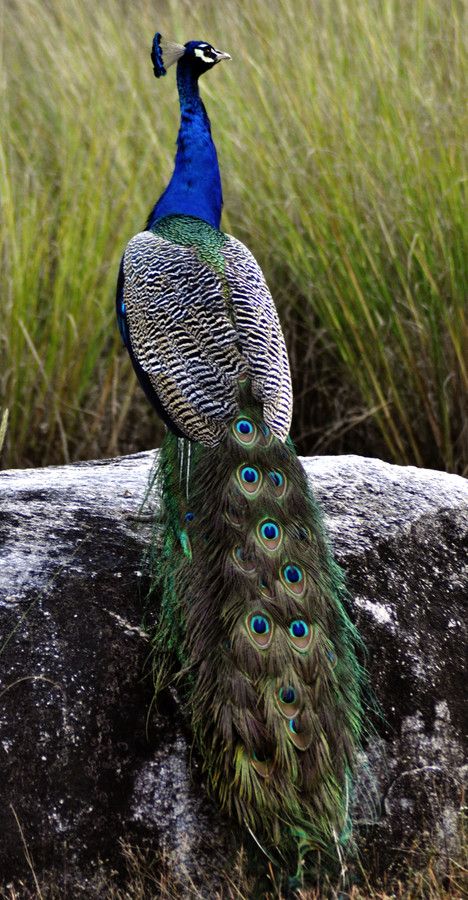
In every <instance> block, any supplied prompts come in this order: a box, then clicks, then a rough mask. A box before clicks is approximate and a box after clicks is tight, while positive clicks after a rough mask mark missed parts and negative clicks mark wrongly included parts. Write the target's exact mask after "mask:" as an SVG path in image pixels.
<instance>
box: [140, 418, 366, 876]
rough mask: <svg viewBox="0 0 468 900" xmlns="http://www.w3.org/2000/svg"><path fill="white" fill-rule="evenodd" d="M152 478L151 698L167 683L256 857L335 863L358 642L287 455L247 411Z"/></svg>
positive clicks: (351, 755) (168, 445)
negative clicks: (154, 604)
mask: <svg viewBox="0 0 468 900" xmlns="http://www.w3.org/2000/svg"><path fill="white" fill-rule="evenodd" d="M190 454H191V457H190ZM160 479H161V486H162V496H163V508H164V516H165V519H164V522H165V524H164V537H163V550H162V554H161V551H160V550H159V554H158V555H156V556H155V558H154V559H155V571H154V578H155V581H156V582H157V583H158V584H159V585H160V586H161V584H162V593H163V598H162V606H161V614H160V621H159V624H158V627H157V630H156V633H155V637H154V656H153V659H154V668H155V678H156V685H157V687H158V688H159V687H161V685H162V684H163V683H164V682H166V681H167V680H169V679H170V678H171V676H172V675H173V674H174V673H175V671H176V670H178V671H179V673H180V672H181V673H182V676H183V683H184V686H185V690H186V697H187V712H188V713H189V714H190V716H191V720H192V727H193V731H194V734H195V737H196V739H197V742H198V746H199V749H200V753H201V757H202V760H203V765H204V770H205V772H206V775H207V779H208V782H209V785H210V787H211V790H212V792H213V793H214V794H215V795H216V796H217V798H218V800H219V802H220V803H221V806H222V807H223V808H224V809H226V810H227V811H228V812H229V813H231V814H233V815H235V816H237V818H238V820H239V821H240V823H241V824H243V825H246V826H248V828H249V829H250V831H251V832H252V833H253V835H254V836H255V838H256V840H257V841H258V842H259V843H260V844H261V845H262V846H263V847H265V849H266V850H267V852H273V853H274V854H275V855H276V856H277V855H278V853H279V855H280V856H281V858H282V859H283V860H285V861H287V864H288V865H289V866H290V865H291V864H292V862H293V860H296V863H297V861H298V860H299V863H300V862H301V859H302V858H304V857H305V855H306V854H308V853H310V852H315V853H319V854H320V856H321V858H322V859H323V858H324V857H325V858H327V857H328V858H329V859H330V860H332V859H336V858H337V854H338V856H339V853H340V851H339V846H340V845H341V844H343V843H345V842H346V840H347V837H348V836H349V792H350V779H351V775H352V772H353V770H354V767H355V759H356V750H357V747H358V744H359V738H360V731H361V701H360V682H361V669H360V666H359V664H358V662H357V659H356V652H355V650H356V645H357V643H358V636H357V633H356V631H355V629H354V627H353V625H352V624H351V622H350V621H349V619H348V617H347V615H346V612H345V610H344V608H343V605H342V598H343V594H344V587H343V580H342V573H341V570H340V569H339V567H338V566H337V565H336V563H335V562H334V561H333V559H332V557H331V554H330V551H329V549H328V545H327V542H326V539H325V537H324V531H323V527H322V523H321V517H320V513H319V510H318V508H317V505H316V504H315V502H314V500H313V499H312V497H311V496H310V493H309V490H308V486H307V480H306V476H305V473H304V470H303V468H302V466H301V465H300V463H299V461H298V459H297V456H296V454H295V451H294V449H293V446H292V444H291V443H288V444H286V445H285V444H283V443H281V442H280V441H279V440H278V439H277V438H275V437H274V436H273V435H272V434H271V433H269V431H268V429H267V428H266V427H265V426H264V424H263V423H262V421H261V418H260V412H259V409H258V407H256V406H255V405H253V404H252V405H247V406H244V408H243V413H242V415H239V416H238V418H237V419H236V420H235V422H234V423H233V425H232V427H231V428H230V430H229V433H228V436H227V437H226V438H225V440H224V441H223V443H222V444H220V445H219V446H218V447H216V448H213V449H212V448H206V447H201V446H200V445H190V444H189V442H187V441H181V440H177V439H176V438H175V437H174V436H172V435H168V436H167V438H166V440H165V444H164V447H163V450H162V453H161V461H160ZM179 677H180V675H179Z"/></svg>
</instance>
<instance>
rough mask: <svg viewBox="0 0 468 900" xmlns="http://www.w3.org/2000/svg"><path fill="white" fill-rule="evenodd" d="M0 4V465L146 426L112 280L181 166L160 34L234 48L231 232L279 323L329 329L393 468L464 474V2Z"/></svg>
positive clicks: (64, 455) (219, 104)
mask: <svg viewBox="0 0 468 900" xmlns="http://www.w3.org/2000/svg"><path fill="white" fill-rule="evenodd" d="M0 2H1V10H2V20H1V21H2V24H1V52H2V74H1V79H2V80H1V94H2V100H1V102H2V109H1V116H2V136H1V143H0V193H1V201H0V202H1V224H0V246H1V300H2V306H1V309H2V313H1V319H0V348H1V358H2V364H1V369H0V409H9V428H8V434H7V438H6V442H5V447H4V455H3V462H4V464H26V465H27V464H31V463H46V462H59V461H62V460H68V459H71V458H77V457H79V456H80V457H85V456H89V455H97V454H99V453H112V452H119V451H121V450H123V449H129V448H131V447H135V448H138V447H140V446H142V444H143V442H144V441H145V440H146V441H151V440H154V439H157V432H156V429H157V427H158V426H156V425H152V424H151V423H152V422H153V419H152V417H151V415H150V413H149V412H147V410H146V407H144V406H143V405H140V403H139V402H138V401H137V397H138V392H137V387H136V385H135V380H134V378H133V375H132V374H131V372H130V367H129V364H128V361H127V360H126V358H125V354H124V353H123V352H122V350H121V348H120V342H119V340H118V337H117V331H116V327H115V324H114V311H113V291H114V284H115V280H116V272H117V268H118V262H119V257H120V254H121V252H122V249H123V247H124V245H125V242H126V241H127V240H128V238H129V237H130V236H131V235H132V234H133V233H135V232H136V231H137V230H140V228H141V227H142V225H143V223H144V220H145V216H146V214H147V212H148V210H149V207H150V206H151V204H152V203H153V201H154V200H155V199H156V197H157V196H158V194H159V192H161V190H162V189H163V187H164V186H165V184H166V182H167V180H168V178H169V176H170V172H171V169H172V160H173V154H174V141H175V136H176V131H177V124H178V109H177V100H176V89H175V79H174V76H173V73H172V72H171V71H170V72H169V74H168V77H167V78H166V79H165V80H164V81H161V82H158V83H157V82H156V81H155V80H154V77H153V74H152V67H151V63H150V60H149V45H150V42H151V38H152V35H153V32H154V31H155V30H156V28H158V29H159V30H161V31H163V32H165V33H166V34H167V35H168V36H170V37H174V38H175V39H178V40H182V41H184V40H187V39H189V38H193V37H200V38H206V39H208V40H212V42H213V43H215V44H216V45H217V46H220V47H222V48H223V49H226V50H228V51H229V52H230V53H231V55H232V57H233V61H232V62H231V63H229V64H223V65H222V66H220V67H219V68H218V69H216V70H215V71H214V72H213V73H211V74H209V75H208V76H206V77H205V78H204V79H203V82H202V91H203V94H204V98H205V101H206V104H207V107H208V109H209V113H210V117H211V120H212V124H213V132H214V137H215V141H216V143H217V146H218V149H219V156H220V164H221V168H222V173H223V180H224V194H225V210H226V211H225V214H224V220H223V221H224V227H225V228H226V230H229V231H231V232H233V233H235V234H236V235H237V236H239V237H241V238H242V239H244V240H245V241H246V242H247V243H248V244H249V246H250V247H251V249H252V250H253V251H254V253H255V254H256V256H257V258H258V259H259V261H260V263H261V264H262V267H263V268H264V270H265V273H266V276H267V279H268V281H269V283H270V286H271V288H272V291H273V294H274V295H275V297H276V299H277V302H278V304H279V306H280V313H281V310H283V311H284V317H285V319H289V318H290V317H291V316H292V317H293V318H294V321H295V322H296V327H297V323H299V326H298V327H299V328H300V329H301V331H302V332H303V331H308V332H309V335H310V341H311V342H313V341H314V340H316V336H315V332H317V331H318V333H319V334H320V336H321V337H320V340H323V341H325V342H326V345H327V347H328V356H327V359H328V365H329V367H331V369H332V370H333V376H334V378H335V381H336V384H337V385H339V384H341V383H343V384H347V385H348V384H349V385H350V386H351V388H352V391H353V392H354V395H355V396H356V397H358V399H359V404H360V407H361V411H362V416H363V417H366V416H367V417H369V418H370V419H371V421H372V422H373V423H374V426H375V431H378V433H379V435H380V442H381V445H382V444H383V445H384V447H385V454H386V456H387V458H388V459H391V460H394V461H396V462H401V463H415V464H417V465H430V466H436V467H441V468H447V469H448V470H450V471H461V472H463V471H468V425H467V410H466V402H467V400H466V398H467V396H468V390H467V389H468V324H467V314H466V284H467V280H468V279H467V273H466V259H467V254H466V243H465V238H466V234H464V226H466V220H465V206H464V197H463V190H464V187H465V183H466V182H465V181H464V177H463V173H464V168H463V154H464V135H465V127H466V124H467V123H466V121H465V122H464V121H463V110H464V103H465V98H466V83H465V82H464V74H465V73H466V48H465V47H464V44H463V35H464V28H463V26H464V21H463V10H464V6H463V3H462V2H461V0H460V2H459V0H334V2H333V3H331V2H329V0H270V2H269V3H268V4H267V3H265V2H263V0H248V2H245V3H241V4H233V3H232V2H229V0H199V2H197V3H196V4H193V3H192V2H188V0H166V2H160V3H158V4H154V3H152V2H149V0H132V2H131V3H126V2H124V0H100V2H99V4H96V3H94V0H0ZM285 324H286V326H287V325H288V322H287V321H286V323H285ZM297 362H298V364H299V363H300V361H299V360H298V361H297ZM304 377H305V373H304ZM317 387H318V388H319V385H318V386H317ZM312 403H313V397H312ZM346 413H347V411H346V409H344V410H341V411H340V415H341V416H342V417H344V420H345V421H346ZM301 419H302V420H304V410H303V411H302V416H301ZM330 426H331V428H333V423H332V422H331V423H330ZM350 427H351V426H350ZM153 429H154V430H153ZM373 451H374V448H373V447H372V446H369V448H368V450H367V452H369V453H370V454H372V452H373Z"/></svg>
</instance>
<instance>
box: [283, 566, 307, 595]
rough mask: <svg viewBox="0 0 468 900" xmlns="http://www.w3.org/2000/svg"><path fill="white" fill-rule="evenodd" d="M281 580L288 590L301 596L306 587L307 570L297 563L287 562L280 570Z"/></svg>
mask: <svg viewBox="0 0 468 900" xmlns="http://www.w3.org/2000/svg"><path fill="white" fill-rule="evenodd" d="M280 578H281V581H282V583H283V585H284V587H285V588H286V590H287V591H289V593H291V594H295V595H296V596H297V597H300V596H301V595H302V594H303V593H304V591H305V589H306V578H305V572H304V571H303V570H302V569H301V567H300V566H298V565H296V564H295V563H291V562H289V563H286V565H285V566H283V567H282V569H281V571H280Z"/></svg>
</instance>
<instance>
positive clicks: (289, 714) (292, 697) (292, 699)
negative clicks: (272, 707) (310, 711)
mask: <svg viewBox="0 0 468 900" xmlns="http://www.w3.org/2000/svg"><path fill="white" fill-rule="evenodd" d="M276 700H277V703H276V705H277V707H278V712H279V713H280V714H281V715H282V716H283V717H284V718H285V719H288V720H289V719H292V718H294V716H296V715H297V714H298V712H299V710H300V708H301V701H300V695H299V693H298V691H296V690H295V688H293V686H292V684H286V685H283V686H282V687H280V689H279V691H278V693H277V694H276Z"/></svg>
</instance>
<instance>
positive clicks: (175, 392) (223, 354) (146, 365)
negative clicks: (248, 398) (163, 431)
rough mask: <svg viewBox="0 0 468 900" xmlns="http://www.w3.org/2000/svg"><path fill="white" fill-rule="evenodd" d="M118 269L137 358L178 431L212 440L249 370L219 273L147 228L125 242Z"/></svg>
mask: <svg viewBox="0 0 468 900" xmlns="http://www.w3.org/2000/svg"><path fill="white" fill-rule="evenodd" d="M123 273H124V286H123V298H124V302H125V307H126V318H127V323H128V330H129V335H130V342H131V348H132V352H133V355H134V357H135V358H136V360H137V362H138V364H139V365H140V366H141V368H142V369H143V371H144V372H145V374H146V375H147V376H148V378H149V380H150V382H151V385H152V386H153V388H154V390H155V392H156V394H157V396H158V398H159V400H160V402H161V404H162V405H163V407H164V408H165V410H166V411H167V413H168V414H169V416H170V418H171V419H172V420H173V421H174V422H175V423H176V425H177V426H178V427H179V428H180V430H181V431H182V432H183V433H184V434H185V435H187V437H189V438H191V439H192V440H195V441H201V442H202V443H204V444H208V445H214V444H217V443H218V442H219V441H220V440H221V438H222V437H223V435H224V433H225V429H226V425H227V424H228V423H229V422H230V421H232V419H233V418H234V416H235V415H236V412H237V408H238V401H237V390H238V388H237V382H238V379H239V378H240V377H241V376H242V375H245V372H246V365H245V362H244V361H243V359H242V356H241V353H240V352H239V347H238V337H237V334H236V331H235V330H234V327H233V325H232V322H231V320H230V318H229V314H228V306H227V302H226V299H225V295H226V291H225V290H224V291H223V281H222V277H221V275H220V274H218V273H217V272H216V271H214V269H213V268H211V267H210V266H209V265H208V264H207V263H204V262H202V261H201V260H200V258H199V256H198V255H197V252H196V250H195V249H194V248H193V247H187V246H180V245H178V244H174V243H173V242H171V241H168V240H165V239H164V238H162V237H160V236H158V235H155V234H153V233H151V232H149V231H144V232H141V233H140V234H137V235H135V237H134V238H132V240H131V241H130V242H129V244H128V245H127V248H126V250H125V254H124V260H123Z"/></svg>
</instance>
